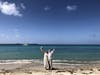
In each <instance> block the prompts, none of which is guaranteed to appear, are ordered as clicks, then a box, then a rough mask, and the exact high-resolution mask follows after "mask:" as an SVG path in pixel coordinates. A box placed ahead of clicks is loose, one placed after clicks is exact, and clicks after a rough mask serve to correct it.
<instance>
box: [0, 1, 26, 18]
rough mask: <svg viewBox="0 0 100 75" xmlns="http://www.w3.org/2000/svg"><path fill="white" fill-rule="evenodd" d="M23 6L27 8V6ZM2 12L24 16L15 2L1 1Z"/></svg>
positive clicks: (0, 8) (0, 10) (0, 9)
mask: <svg viewBox="0 0 100 75" xmlns="http://www.w3.org/2000/svg"><path fill="white" fill-rule="evenodd" d="M22 6H24V5H22V4H21V7H22ZM23 8H25V6H24V7H23ZM0 12H1V13H3V14H5V15H13V16H22V14H21V13H20V10H19V7H18V6H16V4H15V3H9V2H7V1H6V2H1V1H0Z"/></svg>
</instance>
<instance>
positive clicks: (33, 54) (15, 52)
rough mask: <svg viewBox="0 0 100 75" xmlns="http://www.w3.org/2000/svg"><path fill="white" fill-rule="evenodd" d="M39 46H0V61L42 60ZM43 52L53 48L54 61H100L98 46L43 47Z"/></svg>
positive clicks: (99, 46) (99, 47)
mask: <svg viewBox="0 0 100 75" xmlns="http://www.w3.org/2000/svg"><path fill="white" fill-rule="evenodd" d="M40 46H41V45H28V46H24V45H0V60H11V59H42V58H43V54H42V53H41V51H40V49H39V48H40ZM43 47H44V49H45V50H48V49H49V48H55V49H56V51H55V52H54V56H53V57H54V59H58V60H61V59H62V60H79V61H84V60H85V61H95V60H100V45H43Z"/></svg>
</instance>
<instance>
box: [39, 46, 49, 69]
mask: <svg viewBox="0 0 100 75" xmlns="http://www.w3.org/2000/svg"><path fill="white" fill-rule="evenodd" d="M40 50H41V52H43V54H44V58H43V64H44V68H45V69H46V70H47V69H48V67H49V63H48V51H47V52H46V51H44V50H43V47H40Z"/></svg>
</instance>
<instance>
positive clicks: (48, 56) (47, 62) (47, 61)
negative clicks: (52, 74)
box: [40, 47, 55, 70]
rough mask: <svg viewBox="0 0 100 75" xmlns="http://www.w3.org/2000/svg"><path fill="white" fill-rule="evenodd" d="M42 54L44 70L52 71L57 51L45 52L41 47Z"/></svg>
mask: <svg viewBox="0 0 100 75" xmlns="http://www.w3.org/2000/svg"><path fill="white" fill-rule="evenodd" d="M40 50H41V52H43V54H44V59H43V62H44V68H45V69H46V70H47V69H49V70H52V68H53V67H52V55H53V53H54V51H55V49H49V50H48V51H44V49H43V47H40Z"/></svg>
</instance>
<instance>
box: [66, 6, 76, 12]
mask: <svg viewBox="0 0 100 75" xmlns="http://www.w3.org/2000/svg"><path fill="white" fill-rule="evenodd" d="M66 9H67V10H68V11H75V10H77V6H76V5H68V6H67V7H66Z"/></svg>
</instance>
